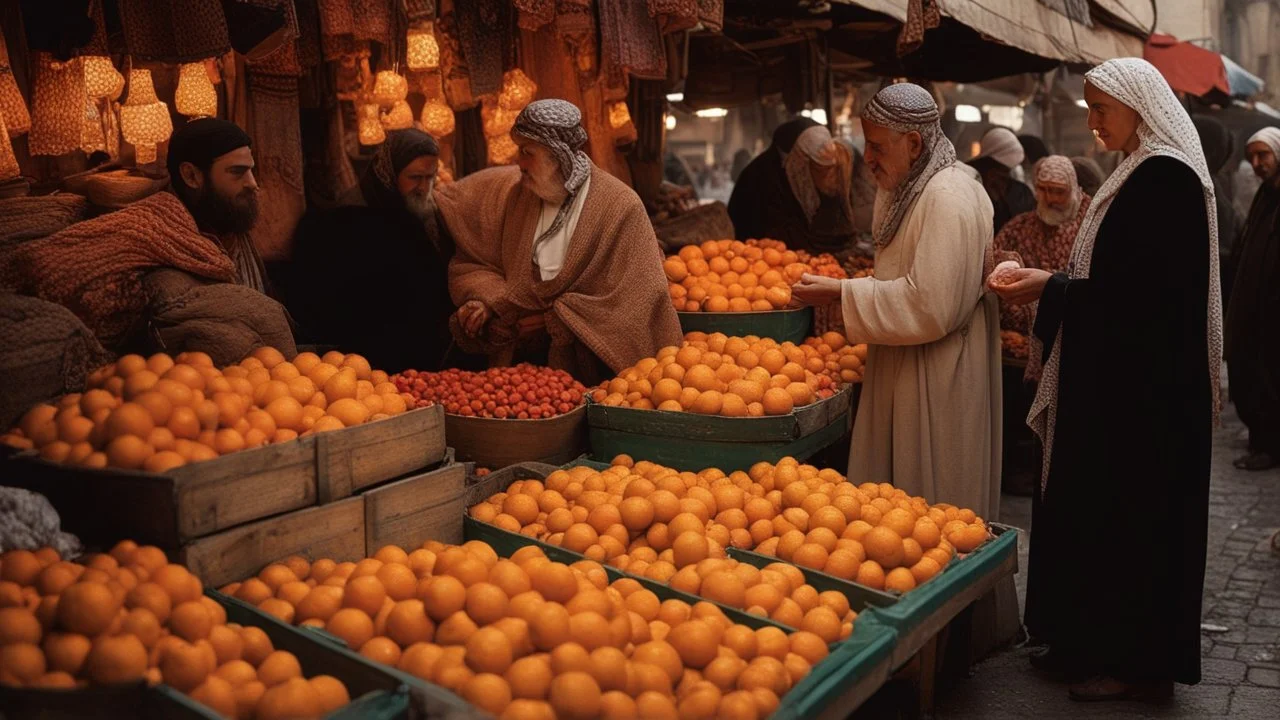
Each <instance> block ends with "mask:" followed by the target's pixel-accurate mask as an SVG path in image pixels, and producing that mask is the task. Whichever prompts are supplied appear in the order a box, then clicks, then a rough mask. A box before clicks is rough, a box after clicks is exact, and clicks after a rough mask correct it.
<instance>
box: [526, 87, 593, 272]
mask: <svg viewBox="0 0 1280 720" xmlns="http://www.w3.org/2000/svg"><path fill="white" fill-rule="evenodd" d="M512 133H513V134H516V135H520V136H522V137H526V138H528V139H530V140H532V141H534V142H536V143H539V144H541V145H545V146H546V147H547V148H548V149H549V150H551V153H552V154H553V155H555V157H556V161H557V162H558V163H559V164H560V175H561V177H563V178H564V189H565V190H566V191H568V193H569V195H568V197H566V198H565V199H564V202H563V203H561V204H560V210H559V212H557V213H556V219H555V220H554V221H553V222H552V223H551V226H550V227H548V228H547V230H546V232H544V233H543V234H542V235H541V236H539V237H538V238H537V240H541V239H542V237H545V236H547V235H552V234H554V233H555V232H556V231H557V230H559V229H560V226H561V225H563V224H564V221H565V217H566V216H567V215H568V214H569V208H570V207H571V206H572V205H573V201H574V198H575V197H576V196H577V193H578V190H579V189H580V188H582V184H583V183H585V182H586V181H587V178H589V177H591V158H589V157H587V154H586V153H585V152H583V151H582V149H581V148H582V146H583V145H585V144H586V142H587V131H586V130H585V129H583V127H582V112H581V111H579V110H578V107H577V106H576V105H574V104H573V103H570V102H565V101H564V100H537V101H535V102H531V103H529V105H528V106H526V107H525V109H524V110H523V111H522V112H521V113H520V116H519V117H517V118H516V126H515V128H514V129H513V130H512ZM537 240H535V242H534V245H535V246H536V245H537Z"/></svg>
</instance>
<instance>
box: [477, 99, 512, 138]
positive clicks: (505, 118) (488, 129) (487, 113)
mask: <svg viewBox="0 0 1280 720" xmlns="http://www.w3.org/2000/svg"><path fill="white" fill-rule="evenodd" d="M521 109H522V108H521ZM521 109H514V110H507V109H506V108H504V107H502V105H500V104H495V103H490V102H486V103H485V104H484V106H483V107H481V108H480V118H481V121H482V122H483V123H484V134H485V135H486V136H487V137H497V136H499V135H506V134H507V133H509V132H511V128H513V127H515V126H516V118H517V117H520V110H521Z"/></svg>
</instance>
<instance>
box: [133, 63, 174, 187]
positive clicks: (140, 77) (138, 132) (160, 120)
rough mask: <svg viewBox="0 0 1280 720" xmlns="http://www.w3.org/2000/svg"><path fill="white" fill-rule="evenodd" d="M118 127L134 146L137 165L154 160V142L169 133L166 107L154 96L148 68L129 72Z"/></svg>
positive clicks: (154, 91)
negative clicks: (126, 91) (127, 88)
mask: <svg viewBox="0 0 1280 720" xmlns="http://www.w3.org/2000/svg"><path fill="white" fill-rule="evenodd" d="M120 130H121V132H123V133H124V139H125V141H126V142H128V143H129V144H131V145H133V146H134V150H135V152H136V153H137V162H138V163H139V164H145V163H149V162H155V160H156V145H158V144H160V143H162V142H164V141H165V140H168V139H169V136H170V135H172V134H173V122H172V121H171V120H170V119H169V106H168V105H166V104H164V103H163V102H161V101H160V100H159V98H157V97H156V89H155V86H154V85H152V84H151V71H150V70H131V71H130V72H129V97H128V98H126V99H125V101H124V105H121V106H120Z"/></svg>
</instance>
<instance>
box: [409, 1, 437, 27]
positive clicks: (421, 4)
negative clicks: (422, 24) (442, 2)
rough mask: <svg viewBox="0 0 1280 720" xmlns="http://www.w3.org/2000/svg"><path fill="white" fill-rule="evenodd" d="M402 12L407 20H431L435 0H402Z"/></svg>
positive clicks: (434, 8)
mask: <svg viewBox="0 0 1280 720" xmlns="http://www.w3.org/2000/svg"><path fill="white" fill-rule="evenodd" d="M404 14H405V17H406V18H408V19H409V22H417V21H419V20H433V19H435V16H436V0H404Z"/></svg>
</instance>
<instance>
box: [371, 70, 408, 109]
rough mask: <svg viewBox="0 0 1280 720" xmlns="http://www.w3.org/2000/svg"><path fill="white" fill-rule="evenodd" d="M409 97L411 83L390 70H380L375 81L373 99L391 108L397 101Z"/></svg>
mask: <svg viewBox="0 0 1280 720" xmlns="http://www.w3.org/2000/svg"><path fill="white" fill-rule="evenodd" d="M408 96H409V81H408V80H405V79H404V76H403V75H397V74H396V73H394V72H391V71H390V70H379V71H378V75H377V77H376V78H375V79H374V81H373V98H374V100H377V101H378V104H379V105H381V106H383V107H391V106H392V105H394V104H395V103H396V101H397V100H403V99H405V98H406V97H408Z"/></svg>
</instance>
